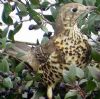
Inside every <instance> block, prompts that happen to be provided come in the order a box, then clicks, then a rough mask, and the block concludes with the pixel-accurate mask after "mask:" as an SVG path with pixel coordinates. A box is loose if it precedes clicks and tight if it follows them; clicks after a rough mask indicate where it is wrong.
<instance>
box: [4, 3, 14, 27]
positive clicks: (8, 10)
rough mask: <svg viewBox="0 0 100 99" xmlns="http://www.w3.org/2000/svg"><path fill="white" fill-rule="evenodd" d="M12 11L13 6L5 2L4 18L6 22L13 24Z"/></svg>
mask: <svg viewBox="0 0 100 99" xmlns="http://www.w3.org/2000/svg"><path fill="white" fill-rule="evenodd" d="M11 11H12V7H11V5H10V4H9V3H5V4H4V9H3V13H2V20H3V22H4V23H5V24H8V25H11V24H13V20H12V18H11V17H10V16H9V14H10V13H11Z"/></svg>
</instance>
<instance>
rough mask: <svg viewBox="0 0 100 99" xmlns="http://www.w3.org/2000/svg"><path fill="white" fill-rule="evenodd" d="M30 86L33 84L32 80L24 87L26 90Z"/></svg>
mask: <svg viewBox="0 0 100 99" xmlns="http://www.w3.org/2000/svg"><path fill="white" fill-rule="evenodd" d="M32 84H33V80H30V81H28V82H27V83H26V85H25V88H26V89H27V88H29V87H31V86H32Z"/></svg>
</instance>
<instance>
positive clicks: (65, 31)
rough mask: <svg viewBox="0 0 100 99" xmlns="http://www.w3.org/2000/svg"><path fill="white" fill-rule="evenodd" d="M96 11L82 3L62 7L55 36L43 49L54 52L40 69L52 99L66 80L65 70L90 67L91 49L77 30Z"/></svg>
mask: <svg viewBox="0 0 100 99" xmlns="http://www.w3.org/2000/svg"><path fill="white" fill-rule="evenodd" d="M94 9H95V7H93V6H84V5H82V4H79V3H69V4H65V5H64V6H62V7H61V9H60V11H59V14H58V16H57V20H56V33H55V36H54V38H53V39H52V40H51V41H50V42H49V43H48V44H47V45H44V47H43V49H46V50H50V51H48V53H49V55H48V58H46V61H45V62H44V63H42V65H41V66H40V69H42V73H43V78H42V80H43V83H44V84H45V85H47V96H48V98H49V99H52V96H53V95H52V89H53V88H54V87H55V85H56V83H58V82H59V81H60V80H61V79H62V76H63V75H62V74H63V71H64V70H65V69H67V70H68V67H69V66H70V65H76V66H79V67H81V68H82V67H85V66H86V65H87V64H88V62H89V60H90V53H91V47H90V45H89V44H88V41H87V39H86V37H85V36H84V35H83V34H82V33H81V32H80V29H79V28H78V27H77V21H78V18H79V16H80V15H82V14H83V13H85V12H90V11H92V10H94ZM50 48H51V49H50Z"/></svg>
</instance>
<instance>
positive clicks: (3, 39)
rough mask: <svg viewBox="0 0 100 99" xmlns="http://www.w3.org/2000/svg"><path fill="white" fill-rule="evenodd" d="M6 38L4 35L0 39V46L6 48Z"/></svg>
mask: <svg viewBox="0 0 100 99" xmlns="http://www.w3.org/2000/svg"><path fill="white" fill-rule="evenodd" d="M6 40H7V38H6V37H4V38H2V39H0V42H1V43H2V48H6Z"/></svg>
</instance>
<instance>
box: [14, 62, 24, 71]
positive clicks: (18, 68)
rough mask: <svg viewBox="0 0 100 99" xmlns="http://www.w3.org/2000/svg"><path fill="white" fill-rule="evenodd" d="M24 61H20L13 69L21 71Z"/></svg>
mask: <svg viewBox="0 0 100 99" xmlns="http://www.w3.org/2000/svg"><path fill="white" fill-rule="evenodd" d="M24 66H25V65H24V62H23V61H22V62H21V63H19V64H18V65H17V66H16V68H15V71H16V72H17V73H18V72H21V71H22V70H23V68H24Z"/></svg>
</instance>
